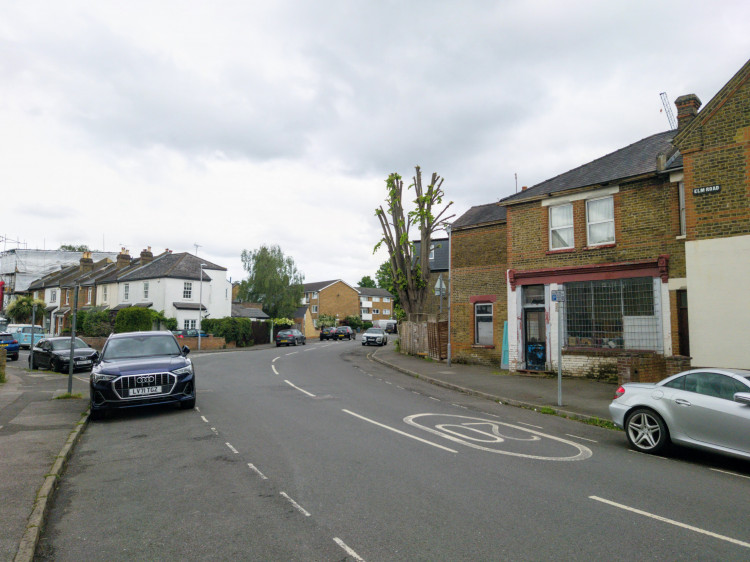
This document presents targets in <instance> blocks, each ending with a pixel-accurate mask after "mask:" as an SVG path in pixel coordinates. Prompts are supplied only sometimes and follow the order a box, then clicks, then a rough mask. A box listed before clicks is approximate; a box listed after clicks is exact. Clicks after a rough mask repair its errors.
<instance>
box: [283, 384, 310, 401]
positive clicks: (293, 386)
mask: <svg viewBox="0 0 750 562" xmlns="http://www.w3.org/2000/svg"><path fill="white" fill-rule="evenodd" d="M284 382H285V383H286V384H288V385H289V386H291V387H292V388H296V389H297V390H299V391H300V392H303V393H304V394H307V395H308V396H310V397H311V398H315V395H314V394H313V393H312V392H307V391H306V390H304V389H302V388H300V387H298V386H296V385H294V384H292V383H291V382H289V381H288V380H285V381H284Z"/></svg>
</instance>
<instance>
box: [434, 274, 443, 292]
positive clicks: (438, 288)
mask: <svg viewBox="0 0 750 562" xmlns="http://www.w3.org/2000/svg"><path fill="white" fill-rule="evenodd" d="M435 294H436V295H438V296H443V295H445V283H443V274H442V273H441V274H440V275H439V276H438V280H437V283H435Z"/></svg>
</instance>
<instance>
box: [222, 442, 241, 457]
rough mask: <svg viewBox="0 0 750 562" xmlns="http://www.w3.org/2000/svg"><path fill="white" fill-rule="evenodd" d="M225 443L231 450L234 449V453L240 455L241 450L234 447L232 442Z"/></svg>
mask: <svg viewBox="0 0 750 562" xmlns="http://www.w3.org/2000/svg"><path fill="white" fill-rule="evenodd" d="M224 444H225V445H226V446H227V447H229V450H230V451H232V452H233V453H234V454H235V455H239V454H240V452H239V451H238V450H237V449H235V448H234V447H232V444H231V443H224Z"/></svg>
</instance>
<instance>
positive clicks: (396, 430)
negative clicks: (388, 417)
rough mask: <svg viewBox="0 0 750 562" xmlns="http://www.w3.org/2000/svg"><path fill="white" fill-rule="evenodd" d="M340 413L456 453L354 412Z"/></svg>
mask: <svg viewBox="0 0 750 562" xmlns="http://www.w3.org/2000/svg"><path fill="white" fill-rule="evenodd" d="M341 411H342V412H346V413H347V414H349V415H351V416H354V417H355V418H359V419H361V420H364V421H366V422H370V423H371V424H373V425H377V426H378V427H382V428H384V429H387V430H389V431H393V432H394V433H398V434H399V435H403V436H404V437H410V438H411V439H415V440H417V441H420V442H422V443H426V444H427V445H432V446H433V447H437V448H438V449H443V450H444V451H448V452H449V453H458V451H454V450H453V449H449V448H448V447H443V446H442V445H438V444H437V443H433V442H432V441H427V440H426V439H422V438H421V437H416V436H415V435H410V434H408V433H406V432H404V431H401V430H400V429H396V428H395V427H390V426H387V425H385V424H382V423H380V422H376V421H375V420H371V419H370V418H366V417H364V416H360V415H359V414H355V413H354V412H351V411H349V410H341Z"/></svg>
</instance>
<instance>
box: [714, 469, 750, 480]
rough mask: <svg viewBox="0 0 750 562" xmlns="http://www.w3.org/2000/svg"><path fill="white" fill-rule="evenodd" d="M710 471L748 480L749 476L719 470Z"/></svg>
mask: <svg viewBox="0 0 750 562" xmlns="http://www.w3.org/2000/svg"><path fill="white" fill-rule="evenodd" d="M710 470H713V471H714V472H721V473H722V474H729V475H731V476H739V477H740V478H747V479H749V480H750V476H745V475H744V474H737V473H736V472H729V471H728V470H719V469H718V468H712V469H710Z"/></svg>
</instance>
